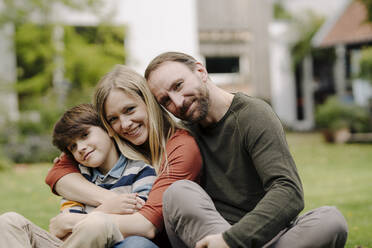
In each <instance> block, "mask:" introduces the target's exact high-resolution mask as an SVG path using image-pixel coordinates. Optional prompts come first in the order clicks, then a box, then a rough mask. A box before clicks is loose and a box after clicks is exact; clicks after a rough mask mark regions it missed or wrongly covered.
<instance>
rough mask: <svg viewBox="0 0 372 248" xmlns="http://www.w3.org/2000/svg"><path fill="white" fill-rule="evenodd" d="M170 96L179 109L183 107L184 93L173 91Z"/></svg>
mask: <svg viewBox="0 0 372 248" xmlns="http://www.w3.org/2000/svg"><path fill="white" fill-rule="evenodd" d="M169 98H170V99H171V101H172V102H173V104H174V106H175V107H176V108H177V109H179V108H182V106H183V101H184V97H183V96H182V95H180V94H174V93H173V94H169Z"/></svg>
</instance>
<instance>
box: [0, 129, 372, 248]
mask: <svg viewBox="0 0 372 248" xmlns="http://www.w3.org/2000/svg"><path fill="white" fill-rule="evenodd" d="M287 139H288V143H289V146H290V149H291V152H292V154H293V156H294V159H295V161H296V164H297V167H298V171H299V173H300V176H301V179H302V182H303V187H304V192H305V210H304V211H307V210H310V209H313V208H317V207H320V206H324V205H333V206H336V207H337V208H338V209H339V210H340V211H341V212H342V213H343V214H344V216H345V218H346V220H347V222H348V225H349V238H348V242H347V245H346V247H348V248H356V247H358V246H360V247H363V248H366V247H372V196H371V192H372V145H356V144H353V145H330V144H325V143H324V142H323V140H322V137H321V136H320V135H319V134H297V133H289V134H288V135H287ZM50 166H51V165H50V164H48V165H45V164H44V165H32V166H27V167H17V169H15V170H11V171H5V172H2V171H0V189H1V190H0V199H1V203H0V213H3V212H6V211H16V212H18V213H21V214H22V215H24V216H25V217H27V218H29V219H30V220H31V221H33V222H34V223H36V224H38V225H40V226H41V227H43V228H45V229H48V225H49V219H50V218H51V217H53V216H54V215H56V214H57V213H58V205H59V198H58V197H56V196H54V195H53V194H52V193H51V192H50V190H49V188H48V187H47V186H46V185H45V183H44V178H45V175H46V173H47V170H48V168H49V167H50Z"/></svg>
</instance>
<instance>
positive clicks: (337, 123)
mask: <svg viewBox="0 0 372 248" xmlns="http://www.w3.org/2000/svg"><path fill="white" fill-rule="evenodd" d="M315 120H316V124H317V127H319V128H323V129H329V130H337V129H341V128H349V129H350V130H352V131H355V132H366V131H369V130H370V128H371V127H370V121H371V120H370V115H369V113H368V111H367V110H366V109H364V108H362V107H359V106H357V105H354V104H347V103H343V102H341V101H340V100H339V99H338V98H337V97H335V96H334V97H329V98H328V99H327V101H326V102H325V103H323V104H321V105H319V106H318V107H317V109H316V113H315Z"/></svg>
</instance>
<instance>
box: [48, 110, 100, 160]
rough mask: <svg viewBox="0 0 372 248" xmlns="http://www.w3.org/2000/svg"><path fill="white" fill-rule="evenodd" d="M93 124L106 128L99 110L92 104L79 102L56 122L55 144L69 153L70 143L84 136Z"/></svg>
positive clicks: (54, 131)
mask: <svg viewBox="0 0 372 248" xmlns="http://www.w3.org/2000/svg"><path fill="white" fill-rule="evenodd" d="M91 126H97V127H100V128H102V129H103V130H105V128H104V126H103V124H102V122H101V120H100V118H99V116H98V113H97V111H96V110H95V109H94V107H93V105H92V104H79V105H77V106H75V107H73V108H71V109H69V110H67V111H66V112H65V113H64V114H63V115H62V117H61V118H60V119H59V120H58V121H57V122H56V124H55V125H54V130H53V145H55V146H56V147H57V148H58V149H60V150H61V151H63V152H65V153H66V154H68V155H72V154H71V152H70V151H69V150H68V147H69V145H71V144H72V142H74V140H75V139H76V138H79V137H82V136H83V135H85V134H86V133H87V132H88V129H89V128H90V127H91Z"/></svg>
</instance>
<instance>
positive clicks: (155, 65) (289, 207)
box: [145, 52, 347, 248]
mask: <svg viewBox="0 0 372 248" xmlns="http://www.w3.org/2000/svg"><path fill="white" fill-rule="evenodd" d="M145 77H146V79H147V80H148V84H149V87H150V89H151V92H152V93H153V94H154V96H155V98H156V99H157V101H158V102H159V103H160V104H161V105H162V106H164V107H165V108H166V109H167V110H168V111H169V112H171V113H172V114H174V115H175V116H176V117H178V118H180V119H181V120H183V121H185V122H186V123H187V125H188V127H189V128H190V130H191V132H192V133H193V134H194V136H195V138H196V140H197V142H198V145H199V148H200V150H201V153H202V157H203V161H204V162H203V165H204V172H203V173H204V175H203V181H202V187H203V189H204V190H205V191H204V190H203V189H202V188H200V187H199V186H198V185H197V184H195V183H192V182H189V181H179V182H176V183H174V184H173V185H172V186H171V187H170V188H169V189H168V190H167V191H166V193H165V195H164V197H163V205H164V206H163V215H164V221H165V226H166V229H167V233H168V235H169V238H170V240H171V242H172V245H173V247H177V248H178V247H194V246H195V247H197V248H200V247H211V248H212V247H231V248H232V247H263V246H264V247H343V246H344V245H345V242H346V238H347V224H346V221H345V219H344V218H343V216H342V214H341V213H340V212H339V211H338V210H337V209H336V208H334V207H321V208H318V209H315V210H313V211H310V212H308V213H305V214H304V215H303V216H301V217H297V216H298V214H299V213H300V212H301V210H302V209H303V207H304V201H303V191H302V186H301V181H300V178H299V176H298V173H297V169H296V166H295V163H294V161H293V159H292V156H291V154H290V152H289V149H288V145H287V143H286V139H285V133H284V131H283V128H282V126H281V123H280V121H279V120H278V118H277V117H276V115H275V114H274V112H273V111H272V109H271V108H270V107H269V106H268V105H267V104H266V103H264V102H263V101H260V100H258V99H255V98H252V97H248V96H246V95H244V94H242V93H236V94H230V93H228V92H226V91H224V90H222V89H220V88H218V87H217V86H216V85H214V84H213V82H212V81H211V79H210V78H209V77H208V72H207V70H206V69H205V67H204V66H203V65H202V64H201V63H199V62H197V61H196V60H195V59H194V58H192V57H191V56H189V55H187V54H183V53H177V52H168V53H164V54H161V55H159V56H157V57H156V58H155V59H154V60H153V61H152V62H150V64H149V66H148V67H147V69H146V72H145Z"/></svg>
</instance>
